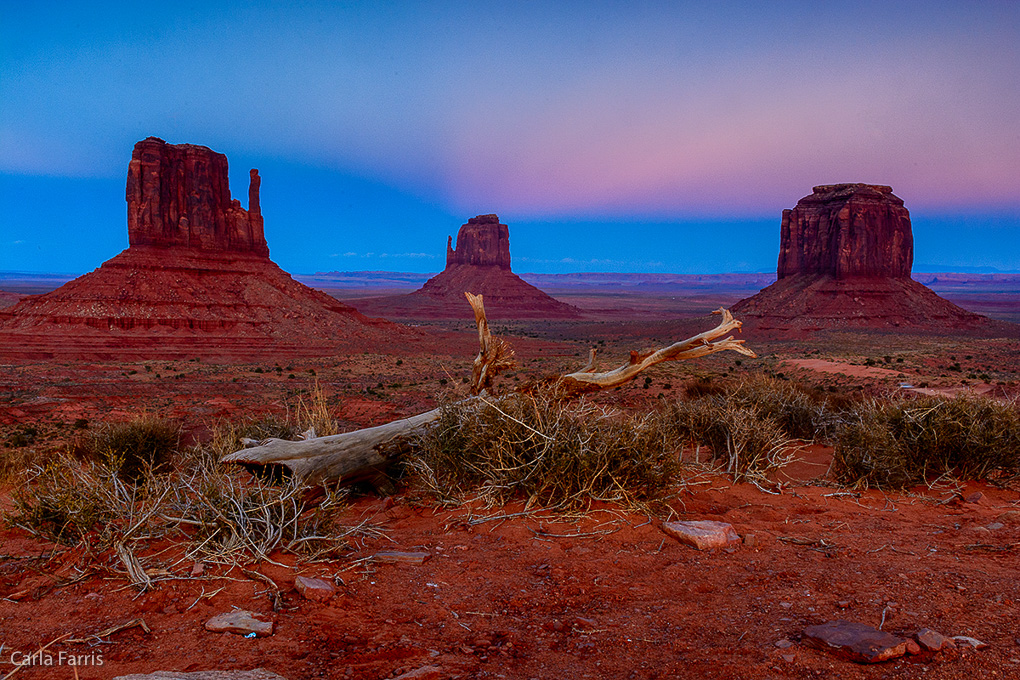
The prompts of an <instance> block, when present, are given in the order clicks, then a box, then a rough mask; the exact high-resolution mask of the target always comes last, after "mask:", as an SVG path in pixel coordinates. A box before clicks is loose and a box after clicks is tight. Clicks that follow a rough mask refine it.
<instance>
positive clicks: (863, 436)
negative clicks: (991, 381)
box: [833, 396, 1020, 488]
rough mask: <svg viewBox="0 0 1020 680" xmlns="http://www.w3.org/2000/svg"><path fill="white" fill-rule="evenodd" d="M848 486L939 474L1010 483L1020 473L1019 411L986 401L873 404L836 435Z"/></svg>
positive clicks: (837, 468)
mask: <svg viewBox="0 0 1020 680" xmlns="http://www.w3.org/2000/svg"><path fill="white" fill-rule="evenodd" d="M833 471H834V472H835V474H836V476H837V478H838V479H839V480H840V481H841V482H842V483H844V484H847V485H849V486H856V487H862V486H863V487H867V486H877V487H880V488H890V487H893V488H898V487H904V486H908V485H911V484H919V483H924V482H926V481H930V480H932V479H935V478H940V477H954V478H956V479H989V480H991V481H997V482H1001V483H1006V482H1009V481H1012V480H1015V479H1017V477H1018V476H1020V408H1018V404H1017V402H1016V401H1015V400H1014V401H1012V402H1003V401H999V400H995V399H989V398H987V397H975V396H959V397H955V398H944V397H922V398H916V399H912V398H900V399H893V400H889V399H885V400H883V399H871V400H868V401H865V402H862V403H861V404H859V405H858V406H857V407H856V408H855V409H853V410H852V411H850V412H849V413H848V414H847V415H846V418H845V421H844V422H843V423H842V425H841V426H840V427H839V429H838V431H837V433H836V447H835V453H834V462H833Z"/></svg>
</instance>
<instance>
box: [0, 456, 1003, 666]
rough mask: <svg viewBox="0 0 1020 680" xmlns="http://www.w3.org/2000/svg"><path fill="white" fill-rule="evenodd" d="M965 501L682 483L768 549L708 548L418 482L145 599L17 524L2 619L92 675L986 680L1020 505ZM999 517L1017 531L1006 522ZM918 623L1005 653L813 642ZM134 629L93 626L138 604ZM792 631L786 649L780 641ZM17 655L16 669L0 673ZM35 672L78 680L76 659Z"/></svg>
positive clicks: (152, 560) (999, 632) (166, 581)
mask: <svg viewBox="0 0 1020 680" xmlns="http://www.w3.org/2000/svg"><path fill="white" fill-rule="evenodd" d="M961 491H962V492H963V493H965V494H968V495H969V494H972V493H975V492H979V493H980V494H982V497H981V498H980V500H978V501H977V502H973V503H967V502H961V501H958V500H953V498H955V497H954V496H953V494H952V493H950V492H949V491H948V490H941V491H940V490H935V491H928V490H926V489H925V490H918V491H917V492H915V493H910V494H902V495H895V496H885V495H882V494H880V493H878V492H869V493H846V492H841V491H839V490H837V489H833V488H828V487H819V486H799V487H796V488H788V489H787V491H786V493H784V494H783V495H779V496H776V495H767V494H764V493H762V492H761V491H759V490H758V489H756V488H755V487H753V486H750V485H736V486H734V485H732V484H730V483H728V482H727V480H726V479H724V478H722V477H719V476H714V475H704V476H701V477H698V478H695V479H692V480H691V481H690V482H689V483H688V484H687V486H686V488H684V489H681V490H679V491H678V492H677V494H676V496H675V498H674V500H673V502H672V504H671V505H672V507H673V509H674V511H675V513H676V515H677V516H679V517H681V518H686V519H714V520H720V521H725V522H729V523H731V524H733V525H734V527H735V528H736V529H737V531H738V532H739V533H741V534H742V535H743V536H745V538H746V537H747V536H753V539H751V540H753V541H754V542H755V543H754V546H753V547H751V546H747V545H744V546H741V547H739V548H736V549H733V550H730V551H718V552H698V551H696V550H694V549H692V548H689V547H685V546H682V545H680V544H679V543H677V542H676V541H675V540H673V539H671V538H668V537H666V535H665V534H664V533H663V532H662V531H661V530H660V528H659V521H658V520H657V519H655V518H649V517H646V516H643V515H640V514H633V513H627V512H623V511H620V510H619V509H613V508H605V509H602V510H598V511H594V512H591V513H588V514H587V515H585V516H583V517H578V518H569V517H564V516H562V515H558V514H555V513H550V512H544V511H541V510H532V511H529V512H527V513H523V514H520V513H522V512H523V508H521V507H518V506H509V507H504V508H497V509H491V510H485V509H482V508H477V507H471V506H470V505H466V506H462V507H458V508H455V509H452V510H440V509H437V508H434V507H430V506H423V505H419V504H417V503H415V502H412V500H411V499H410V498H409V497H407V496H397V497H396V498H395V499H394V500H393V501H382V500H378V499H373V498H368V497H366V498H362V499H360V500H358V501H356V502H355V503H354V504H353V505H351V506H350V507H349V508H348V509H347V510H346V511H345V517H347V518H349V519H350V522H351V523H352V524H354V523H360V522H363V521H366V520H367V521H369V522H371V523H373V524H374V525H376V526H377V527H378V528H379V529H381V530H382V531H383V532H384V537H382V538H375V539H366V540H363V541H361V542H360V543H358V544H357V545H353V546H352V551H351V553H350V554H349V555H348V556H346V557H345V558H344V559H342V560H338V561H332V562H321V563H311V564H301V563H297V562H295V559H294V558H293V557H292V556H289V555H283V554H277V555H273V558H274V560H275V561H276V562H278V564H266V563H263V564H258V565H255V564H251V565H244V566H245V567H247V568H248V569H250V570H251V569H255V570H258V571H260V572H261V573H263V574H265V575H266V576H269V577H270V578H271V579H273V581H274V582H275V584H276V585H277V586H278V587H279V589H280V591H281V593H282V606H281V607H280V608H279V610H278V611H274V610H273V605H272V601H271V597H270V595H269V593H268V592H267V591H268V589H267V587H266V584H265V583H263V582H261V581H259V580H256V579H254V578H253V577H250V576H246V575H245V574H244V573H243V572H242V571H241V570H240V569H238V568H233V569H230V568H227V567H225V566H219V565H207V566H206V570H205V572H204V574H203V575H202V576H200V577H193V576H191V574H192V569H193V562H192V561H191V560H189V559H188V558H187V556H186V554H185V553H184V550H183V549H182V547H181V546H180V544H157V545H156V546H154V547H152V548H150V549H149V550H148V551H147V552H146V553H145V554H144V556H143V558H142V559H143V563H144V564H145V565H146V567H147V568H149V569H150V570H153V574H156V576H155V578H156V579H157V581H158V583H157V587H156V588H155V589H153V590H151V591H149V592H146V593H144V594H139V593H138V592H137V591H136V590H134V589H133V588H131V587H130V586H129V585H128V582H127V577H126V574H124V573H122V572H123V570H122V567H121V566H120V563H119V562H118V561H117V559H116V557H115V556H114V555H112V554H111V553H109V552H107V553H100V554H97V555H83V554H82V551H81V550H68V549H66V548H58V547H57V546H53V545H49V544H46V543H43V542H39V541H37V540H33V539H31V538H29V537H28V536H26V535H25V534H24V533H23V532H21V531H17V530H15V531H7V532H6V533H5V535H4V553H5V556H4V561H3V567H2V572H0V592H2V594H3V596H4V599H3V600H0V620H2V621H3V624H2V625H3V628H4V630H3V639H4V644H5V649H6V650H33V649H36V648H38V647H39V646H42V645H46V644H47V643H50V642H51V641H54V640H59V639H60V638H61V637H62V636H65V635H69V636H70V638H71V639H84V640H86V641H85V642H79V643H69V642H66V641H58V642H56V643H55V644H53V645H52V646H50V647H49V648H48V649H49V651H50V653H52V654H59V653H60V652H66V653H69V654H75V655H88V654H94V655H101V657H102V659H103V666H101V667H96V666H93V667H84V668H80V669H79V670H80V671H81V673H80V675H79V677H81V678H110V677H114V676H116V675H119V674H124V673H129V672H136V673H140V672H151V671H154V670H157V669H169V670H181V671H192V670H206V669H250V668H255V667H263V668H267V669H270V670H273V671H275V672H278V673H280V674H281V675H283V676H284V677H287V678H347V677H355V678H386V677H392V676H394V675H395V674H399V673H400V672H404V671H407V670H413V669H417V668H420V667H422V666H427V665H435V666H438V667H439V668H440V669H441V672H440V674H439V676H438V677H444V678H446V677H450V678H452V677H462V678H485V677H493V678H495V677H505V678H522V679H525V678H567V677H576V678H581V677H592V678H677V677H679V678H805V677H840V678H916V677H930V678H974V677H996V674H997V676H998V677H1004V678H1009V677H1017V674H1018V673H1020V647H1018V644H1020V643H1018V642H1017V641H1016V640H1015V637H1016V634H1017V633H1016V631H1017V630H1020V607H1018V602H1020V584H1018V582H1017V581H1016V579H1015V574H1016V570H1017V567H1018V566H1020V565H1018V558H1017V550H1016V548H1017V546H1018V545H1020V512H1018V510H1017V508H1018V507H1020V503H1018V497H1017V494H1016V493H1015V492H1005V491H1000V490H998V489H995V488H990V487H987V486H984V485H971V486H968V487H967V488H964V489H961ZM998 525H1002V526H998ZM384 550H404V551H425V552H427V553H428V554H429V555H430V556H431V559H428V560H427V561H426V562H425V563H424V564H421V565H411V564H376V563H373V562H372V561H370V560H365V558H370V557H371V556H372V555H374V554H375V553H376V552H379V551H384ZM297 575H306V576H314V577H318V578H324V579H327V580H330V581H332V582H333V583H335V584H336V585H337V587H338V594H337V596H336V597H335V598H334V599H332V600H330V601H329V602H326V603H318V602H312V601H308V600H305V599H303V598H302V597H301V596H300V595H298V594H297V593H296V592H295V591H294V590H293V583H294V579H295V577H296V576H297ZM235 607H236V608H241V609H246V610H250V611H253V612H257V613H259V614H262V615H264V616H265V617H266V618H268V619H271V620H273V621H275V622H276V631H275V634H274V635H272V636H271V637H267V638H256V639H245V638H241V637H237V636H234V635H231V634H229V633H212V632H209V631H207V630H205V629H204V628H203V624H204V622H205V621H206V620H208V619H209V618H210V617H212V616H213V615H215V614H218V613H222V612H227V611H230V610H231V609H232V608H235ZM883 617H884V620H885V625H884V629H885V630H888V631H890V632H894V633H895V632H904V633H909V632H911V631H913V630H916V629H918V628H921V627H930V628H933V629H936V630H939V631H941V632H943V633H944V634H947V635H968V636H971V637H975V638H978V639H980V640H982V641H984V642H987V643H988V644H989V645H990V647H989V648H988V649H985V650H981V651H976V652H953V653H941V654H939V655H938V656H935V657H932V656H930V655H929V656H918V657H909V658H906V659H903V660H899V661H894V662H890V663H886V664H881V665H879V666H876V667H867V666H859V665H856V664H853V663H849V662H846V661H840V660H838V659H835V658H833V657H832V656H830V655H828V654H827V653H824V652H821V651H816V650H813V649H810V648H807V647H805V646H803V645H802V644H800V643H799V636H800V634H801V632H802V631H803V629H804V627H805V626H806V625H810V624H814V623H820V622H823V621H826V620H832V619H841V618H842V619H849V620H853V621H859V622H864V623H868V624H870V625H873V626H878V625H879V624H880V623H881V622H882V620H883ZM136 618H140V619H143V620H144V621H145V623H146V625H147V626H148V628H149V629H150V631H151V633H148V634H147V633H145V632H144V631H143V630H142V629H141V628H138V627H135V628H130V629H127V630H123V631H120V632H116V633H113V634H110V635H105V636H102V637H101V638H91V637H90V636H92V635H94V634H96V633H98V632H102V631H104V630H105V629H109V628H111V627H113V626H116V625H119V624H123V623H126V622H129V621H132V620H133V619H136ZM784 640H787V641H790V642H793V645H792V646H789V647H787V648H780V647H778V646H777V645H776V643H780V644H785V643H783V642H782V641H784ZM3 668H8V669H9V666H6V667H5V666H0V669H3ZM21 675H22V677H26V678H31V677H39V678H71V677H74V676H73V675H72V672H71V669H69V668H25V669H24V670H23V671H22V674H21Z"/></svg>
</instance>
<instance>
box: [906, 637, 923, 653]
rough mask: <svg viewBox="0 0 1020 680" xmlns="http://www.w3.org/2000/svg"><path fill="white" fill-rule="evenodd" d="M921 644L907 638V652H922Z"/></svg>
mask: <svg viewBox="0 0 1020 680" xmlns="http://www.w3.org/2000/svg"><path fill="white" fill-rule="evenodd" d="M920 653H921V645H919V644H917V643H916V642H914V641H913V640H907V654H920Z"/></svg>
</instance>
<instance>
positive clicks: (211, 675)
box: [113, 668, 287, 680]
mask: <svg viewBox="0 0 1020 680" xmlns="http://www.w3.org/2000/svg"><path fill="white" fill-rule="evenodd" d="M113 680H287V678H285V677H283V676H282V675H277V674H276V673H271V672H270V671H267V670H264V669H262V668H256V669H255V670H253V671H194V672H192V673H181V672H178V671H155V672H154V673H132V674H131V675H118V676H117V677H115V678H114V679H113Z"/></svg>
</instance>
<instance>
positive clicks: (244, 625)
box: [205, 609, 276, 637]
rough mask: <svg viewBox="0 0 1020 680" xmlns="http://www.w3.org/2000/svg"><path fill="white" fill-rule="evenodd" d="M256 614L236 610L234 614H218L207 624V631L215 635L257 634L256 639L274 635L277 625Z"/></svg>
mask: <svg viewBox="0 0 1020 680" xmlns="http://www.w3.org/2000/svg"><path fill="white" fill-rule="evenodd" d="M257 617H258V614H254V613H252V612H250V611H246V610H244V609H235V610H234V611H232V612H225V613H223V614H217V615H216V616H214V617H212V618H211V619H209V620H208V621H206V622H205V628H206V630H211V631H212V632H214V633H235V634H237V635H249V634H251V633H255V636H256V637H266V636H268V635H272V634H273V628H274V627H275V625H276V624H275V623H274V622H273V621H263V620H261V619H259V618H257Z"/></svg>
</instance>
